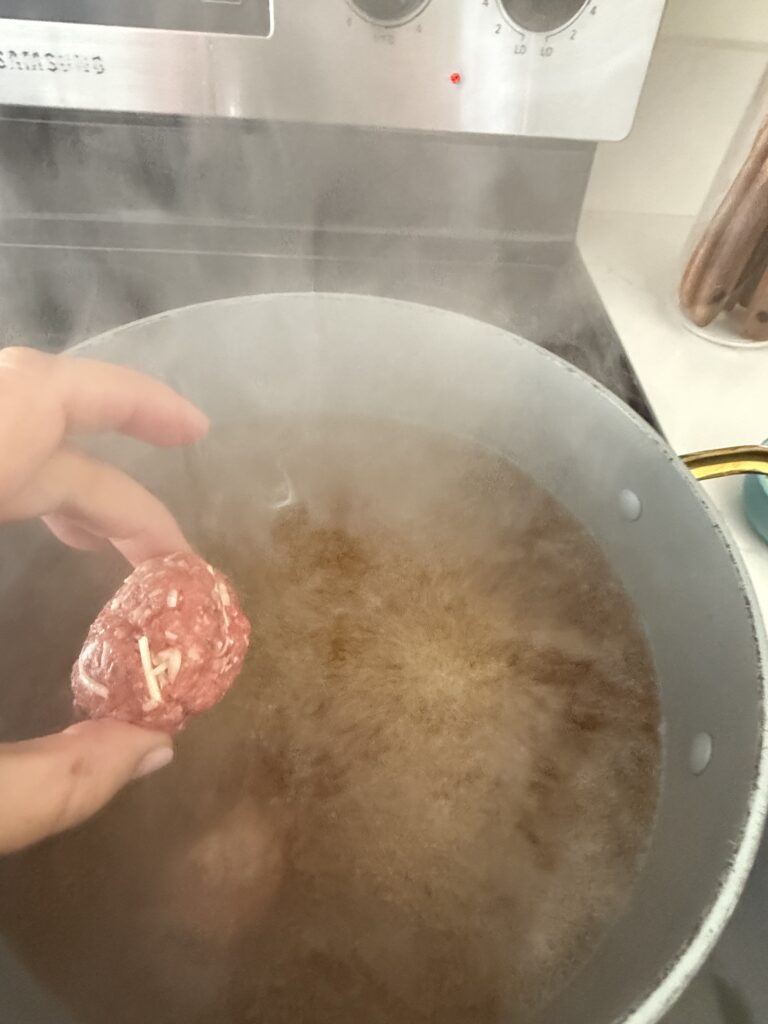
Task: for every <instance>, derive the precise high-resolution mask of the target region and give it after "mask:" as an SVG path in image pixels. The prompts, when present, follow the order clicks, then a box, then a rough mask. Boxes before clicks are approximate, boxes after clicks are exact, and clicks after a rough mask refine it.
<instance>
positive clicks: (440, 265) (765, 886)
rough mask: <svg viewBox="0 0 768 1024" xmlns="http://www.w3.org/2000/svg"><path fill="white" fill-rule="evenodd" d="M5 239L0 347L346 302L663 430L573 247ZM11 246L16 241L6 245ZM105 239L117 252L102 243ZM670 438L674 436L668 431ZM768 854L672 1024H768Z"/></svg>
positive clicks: (79, 232)
mask: <svg viewBox="0 0 768 1024" xmlns="http://www.w3.org/2000/svg"><path fill="white" fill-rule="evenodd" d="M13 235H14V238H13V242H12V243H11V242H8V241H5V242H3V241H2V240H0V344H33V345H37V346H38V347H42V348H45V349H48V350H50V351H59V350H61V349H63V348H65V347H67V346H69V345H71V344H74V343H75V342H77V341H80V340H82V339H84V338H86V337H90V336H93V335H95V334H98V333H100V332H101V331H104V330H108V329H109V328H112V327H116V326H118V325H120V324H123V323H127V322H130V321H132V320H135V319H137V318H140V317H144V316H149V315H152V314H154V313H158V312H162V311H163V310H167V309H172V308H176V307H179V306H184V305H188V304H190V303H195V302H201V301H206V300H210V299H217V298H225V297H230V296H234V295H240V294H253V293H263V292H279V291H289V292H290V291H307V290H317V291H340V292H358V293H360V292H362V293H370V294H379V295H384V296H388V297H393V298H400V299H406V300H411V301H415V302H421V303H425V304H430V305H435V306H440V307H443V308H446V309H451V310H454V311H456V312H460V313H464V314H466V315H468V316H472V317H476V318H478V319H481V320H485V321H488V322H491V323H494V324H497V325H499V326H501V327H504V328H507V329H508V330H510V331H513V332H515V333H517V334H520V335H522V336H524V337H527V338H529V339H530V340H532V341H534V342H536V343H537V344H540V345H542V346H544V347H545V348H547V349H549V350H551V351H553V352H556V353H557V354H558V355H560V356H562V357H563V358H565V359H567V360H568V361H570V362H571V363H573V364H574V365H577V366H579V367H580V368H581V369H583V370H585V371H586V372H587V373H589V374H590V375H592V376H593V377H594V378H596V379H597V380H599V381H600V382H602V383H603V384H604V385H605V386H606V387H608V388H610V389H611V390H612V391H614V392H615V393H616V394H618V395H619V396H620V397H622V398H623V399H624V400H625V401H626V402H627V403H628V404H629V405H630V406H632V407H633V408H634V409H635V410H636V411H637V412H639V414H640V415H641V416H643V417H644V418H645V419H646V420H647V421H648V422H650V423H652V424H653V425H654V426H656V427H657V429H658V424H657V423H656V421H655V418H654V415H653V411H652V409H651V407H650V405H649V403H648V400H647V398H646V396H645V394H644V392H643V389H642V387H641V385H640V383H639V381H638V379H637V376H636V374H635V373H634V370H633V368H632V366H631V364H630V362H629V360H628V358H627V356H626V354H625V352H624V350H623V348H622V346H621V342H620V339H619V338H618V336H617V334H616V332H615V330H614V329H613V326H612V325H611V323H610V320H609V319H608V316H607V314H606V313H605V310H604V309H603V307H602V304H601V302H600V300H599V297H598V295H597V293H596V291H595V289H594V287H593V285H592V282H591V280H590V278H589V275H588V273H587V272H586V270H585V268H584V265H583V263H582V260H581V257H580V256H579V253H578V251H577V249H576V247H575V246H574V245H573V244H571V243H562V242H558V243H539V244H532V243H526V244H525V245H522V246H521V245H515V244H512V243H505V244H504V243H487V242H482V241H461V242H459V241H456V240H451V239H436V238H432V239H421V240H414V239H413V238H411V239H408V238H404V237H397V236H379V235H376V234H370V235H367V234H349V233H344V234H334V233H332V232H330V233H326V232H320V233H311V232H302V231H293V232H290V231H272V232H265V231H263V230H262V231H260V232H259V233H258V237H255V236H252V235H250V234H249V232H248V229H247V228H245V227H244V228H242V229H240V230H237V231H229V232H219V233H218V234H217V239H218V241H217V246H216V249H215V251H213V250H210V249H209V250H205V249H204V247H203V246H201V244H200V241H201V239H200V237H197V236H196V234H195V231H194V230H193V229H183V228H179V227H178V226H174V225H171V224H167V225H165V226H162V225H157V224H155V225H154V226H153V227H152V228H151V230H150V229H148V228H147V227H146V226H142V225H140V224H136V225H133V226H131V225H129V224H126V223H121V224H115V225H111V226H109V228H108V230H105V227H104V224H101V225H99V226H94V225H93V224H90V225H89V224H88V223H87V222H84V221H80V222H77V223H72V222H60V223H55V222H49V223H48V224H47V225H45V230H44V237H43V235H42V234H40V226H39V224H38V225H37V226H35V225H32V224H30V225H29V226H28V227H25V226H24V225H23V224H19V223H17V224H16V225H15V227H14V232H13ZM4 237H5V238H6V239H7V238H8V233H7V232H6V234H5V235H4ZM105 238H108V239H109V244H106V243H105V242H104V241H103V239H105ZM662 426H663V425H662ZM765 907H768V845H764V847H763V851H762V854H761V857H760V859H759V863H758V868H757V869H756V871H755V872H754V874H753V877H752V880H751V882H750V885H749V887H748V890H747V893H746V895H745V897H744V899H743V900H742V903H741V905H740V907H739V909H738V911H737V913H736V916H735V918H734V920H733V922H732V923H731V925H730V926H729V928H728V929H727V931H726V933H725V935H724V937H723V939H722V940H721V942H720V943H719V945H718V947H717V949H716V951H715V953H714V954H713V956H712V957H711V959H710V961H709V963H708V965H707V966H706V968H705V970H704V971H703V972H702V973H701V975H700V976H699V977H698V978H697V979H696V980H695V981H694V983H693V984H692V986H691V987H690V989H689V990H688V992H687V993H686V994H685V995H684V996H683V998H682V999H681V1001H680V1002H679V1003H678V1005H677V1006H676V1007H675V1009H674V1010H673V1011H672V1012H671V1013H670V1015H669V1016H668V1018H667V1019H666V1022H665V1024H763V1022H764V1021H767V1020H768V971H766V970H765V965H764V961H765V951H766V950H768V915H766V914H765V913H764V909H763V908H765Z"/></svg>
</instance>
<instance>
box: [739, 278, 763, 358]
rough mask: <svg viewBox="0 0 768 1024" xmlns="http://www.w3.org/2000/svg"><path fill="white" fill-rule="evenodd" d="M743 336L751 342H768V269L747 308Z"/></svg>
mask: <svg viewBox="0 0 768 1024" xmlns="http://www.w3.org/2000/svg"><path fill="white" fill-rule="evenodd" d="M742 334H743V335H744V337H745V338H749V340H750V341H768V269H766V270H764V271H763V276H762V277H761V278H760V280H759V281H758V282H757V286H756V288H755V290H754V293H753V295H752V298H751V300H750V302H749V305H748V306H747V314H746V316H745V318H744V329H743V331H742Z"/></svg>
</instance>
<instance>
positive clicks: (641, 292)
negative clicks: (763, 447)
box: [579, 210, 768, 620]
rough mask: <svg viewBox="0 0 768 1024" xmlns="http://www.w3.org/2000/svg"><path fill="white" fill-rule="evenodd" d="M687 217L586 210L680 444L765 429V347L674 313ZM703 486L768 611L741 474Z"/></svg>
mask: <svg viewBox="0 0 768 1024" xmlns="http://www.w3.org/2000/svg"><path fill="white" fill-rule="evenodd" d="M690 228H691V218H690V217H687V216H677V215H674V214H648V213H617V212H601V211H594V210H593V211H587V212H585V214H584V216H583V218H582V222H581V228H580V231H579V244H580V248H581V252H582V255H583V257H584V261H585V263H586V265H587V267H588V268H589V271H590V273H591V275H592V278H593V280H594V282H595V285H596V287H597V289H598V291H599V292H600V296H601V298H602V300H603V303H604V304H605V307H606V309H607V311H608V314H609V316H610V317H611V320H612V321H613V324H614V326H615V328H616V330H617V332H618V334H619V336H620V338H621V339H622V342H623V343H624V346H625V347H626V349H627V352H628V354H629V357H630V359H631V360H632V363H633V364H634V367H635V369H636V371H637V373H638V376H639V377H640V380H641V381H642V383H643V386H644V388H645V390H646V393H647V395H648V397H649V399H650V401H651V404H652V405H653V408H654V410H655V412H656V415H657V417H658V419H659V422H660V423H661V425H662V428H663V430H664V432H665V433H666V436H667V438H668V440H669V442H670V444H671V445H672V446H673V447H674V448H675V449H676V450H677V451H678V452H679V453H681V454H683V453H685V452H690V451H696V450H698V449H702V448H718V447H725V446H728V445H734V444H752V443H755V442H760V441H762V440H763V439H765V438H768V348H762V349H754V350H751V351H749V350H747V351H745V350H744V349H731V348H726V347H724V346H721V345H715V344H712V343H711V342H708V341H705V340H703V339H702V338H699V337H698V336H696V335H694V334H692V333H690V332H689V331H688V330H687V329H686V328H685V327H684V326H683V324H682V322H681V321H680V320H679V319H678V318H677V316H676V310H675V305H674V292H675V287H676V284H677V280H678V278H679V275H680V271H681V269H682V268H681V253H682V251H683V247H684V245H685V241H686V238H687V235H688V232H689V230H690ZM702 486H706V488H707V490H708V492H709V494H710V496H711V498H712V500H713V501H714V503H715V504H716V505H717V506H718V508H719V509H720V511H721V512H722V514H723V517H724V519H725V520H726V523H727V525H728V527H729V528H730V530H731V533H732V534H733V536H734V538H735V540H736V543H737V545H738V547H739V549H740V550H741V553H742V555H743V557H744V560H745V562H746V564H747V568H748V570H749V573H750V576H751V577H752V582H753V584H754V587H755V590H756V592H757V597H758V600H759V601H760V605H761V608H762V610H763V615H764V618H765V619H766V620H768V544H766V543H764V542H763V541H762V540H761V539H760V538H759V537H758V536H757V535H756V534H755V533H754V532H753V531H752V529H751V528H750V526H749V524H748V523H747V521H746V519H745V517H744V513H743V511H742V507H741V488H742V481H741V480H740V479H738V478H732V479H729V480H719V481H715V482H713V483H710V484H707V485H702Z"/></svg>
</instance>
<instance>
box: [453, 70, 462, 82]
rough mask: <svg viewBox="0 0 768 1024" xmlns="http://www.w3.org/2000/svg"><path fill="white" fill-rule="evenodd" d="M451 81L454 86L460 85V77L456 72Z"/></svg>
mask: <svg viewBox="0 0 768 1024" xmlns="http://www.w3.org/2000/svg"><path fill="white" fill-rule="evenodd" d="M451 81H452V82H453V84H454V85H461V75H460V74H459V72H458V71H454V72H453V74H452V75H451Z"/></svg>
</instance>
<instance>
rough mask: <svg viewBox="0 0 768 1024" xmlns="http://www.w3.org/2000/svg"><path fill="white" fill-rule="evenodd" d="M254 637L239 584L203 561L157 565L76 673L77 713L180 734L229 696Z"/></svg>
mask: <svg viewBox="0 0 768 1024" xmlns="http://www.w3.org/2000/svg"><path fill="white" fill-rule="evenodd" d="M250 632H251V627H250V623H249V622H248V619H247V618H246V617H245V615H244V614H243V611H242V609H241V608H240V604H239V602H238V599H237V595H236V594H235V591H234V589H233V587H232V584H231V583H230V582H229V580H228V579H227V578H226V577H225V576H223V575H222V574H221V573H220V572H218V571H217V570H216V569H214V568H212V567H211V566H210V565H208V563H207V562H205V561H204V560H203V559H202V558H200V557H198V556H197V555H193V554H187V553H180V554H175V555H168V556H166V557H164V558H153V559H151V560H150V561H148V562H144V564H143V565H140V566H139V567H138V569H136V570H135V572H133V573H132V574H131V575H130V576H129V577H128V579H126V580H125V582H124V583H123V585H122V586H121V587H120V589H119V590H118V591H117V593H116V594H115V596H114V597H113V598H112V600H111V601H110V602H109V603H108V604H107V605H106V606H105V607H104V608H103V609H102V610H101V612H99V615H98V616H97V618H96V620H95V622H94V623H93V625H92V626H91V628H90V630H89V632H88V637H87V639H86V641H85V644H84V646H83V649H82V651H81V653H80V657H79V658H78V660H77V661H76V662H75V664H74V666H73V668H72V692H73V693H74V696H75V707H76V708H78V709H79V710H80V711H83V712H84V713H85V714H86V715H87V716H88V717H89V718H119V719H121V720H122V721H124V722H133V723H134V724H135V725H143V726H146V727H148V728H150V729H161V730H163V731H165V732H176V731H177V730H179V729H181V728H182V727H183V726H184V724H185V722H186V720H187V718H188V717H189V716H190V715H196V714H199V713H200V712H201V711H207V710H208V708H211V707H213V705H214V704H216V703H217V702H218V701H220V700H221V698H222V697H223V696H224V694H225V693H226V692H227V690H228V689H229V688H230V686H231V685H232V683H233V682H234V681H235V678H236V677H237V675H238V674H239V672H240V669H241V668H242V664H243V659H244V658H245V653H246V651H247V649H248V640H249V638H250Z"/></svg>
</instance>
